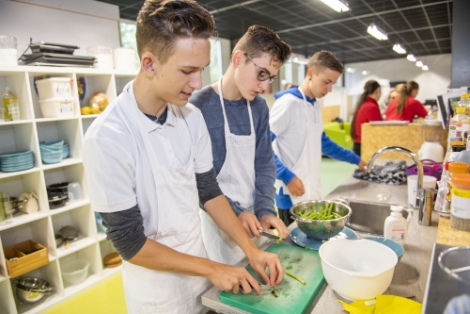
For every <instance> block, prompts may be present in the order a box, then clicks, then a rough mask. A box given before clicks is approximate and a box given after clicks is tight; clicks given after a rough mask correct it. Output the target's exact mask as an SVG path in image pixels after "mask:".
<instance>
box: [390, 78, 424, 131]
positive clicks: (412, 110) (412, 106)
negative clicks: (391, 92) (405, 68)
mask: <svg viewBox="0 0 470 314" xmlns="http://www.w3.org/2000/svg"><path fill="white" fill-rule="evenodd" d="M395 89H396V91H397V96H396V97H395V98H394V99H392V101H391V102H390V104H389V105H388V107H387V110H385V120H401V121H409V122H413V119H414V117H415V116H418V117H422V118H424V117H426V116H427V114H428V112H427V111H426V108H424V105H423V104H422V103H420V102H419V101H418V100H416V99H415V97H416V95H418V91H419V85H418V83H416V82H414V81H410V82H408V83H406V85H405V84H398V85H397V87H396V88H395Z"/></svg>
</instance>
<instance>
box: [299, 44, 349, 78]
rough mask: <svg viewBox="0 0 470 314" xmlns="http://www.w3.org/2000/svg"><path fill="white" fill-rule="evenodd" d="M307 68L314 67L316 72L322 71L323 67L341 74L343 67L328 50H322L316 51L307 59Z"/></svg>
mask: <svg viewBox="0 0 470 314" xmlns="http://www.w3.org/2000/svg"><path fill="white" fill-rule="evenodd" d="M307 67H308V68H314V69H315V71H316V72H320V71H322V70H323V69H324V68H327V69H330V70H333V71H336V72H339V73H341V74H343V72H344V67H343V65H342V64H341V62H339V60H338V59H337V58H336V57H335V55H334V54H332V53H331V52H329V51H326V50H322V51H318V52H316V53H315V54H314V55H313V56H312V57H311V58H310V60H309V61H308V65H307Z"/></svg>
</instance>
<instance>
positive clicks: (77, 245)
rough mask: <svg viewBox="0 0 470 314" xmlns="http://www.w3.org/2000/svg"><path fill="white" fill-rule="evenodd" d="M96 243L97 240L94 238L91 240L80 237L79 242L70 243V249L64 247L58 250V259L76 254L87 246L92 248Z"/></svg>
mask: <svg viewBox="0 0 470 314" xmlns="http://www.w3.org/2000/svg"><path fill="white" fill-rule="evenodd" d="M94 243H96V240H95V239H93V238H89V237H84V238H80V237H79V239H78V240H75V241H72V242H70V246H69V247H68V248H64V247H61V248H58V249H57V254H58V256H57V257H58V258H61V257H64V256H67V255H69V254H72V253H75V252H77V251H80V250H81V249H84V248H86V247H87V246H90V245H92V244H94Z"/></svg>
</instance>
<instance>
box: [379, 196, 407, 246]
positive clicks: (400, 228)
mask: <svg viewBox="0 0 470 314" xmlns="http://www.w3.org/2000/svg"><path fill="white" fill-rule="evenodd" d="M390 209H391V210H392V213H391V214H390V216H388V217H387V218H386V219H385V222H384V237H385V238H387V239H391V240H393V241H396V242H398V243H400V244H401V245H402V246H403V245H405V239H406V232H407V228H408V224H407V222H406V219H405V218H404V217H403V216H402V214H401V211H402V207H401V206H395V205H392V206H390Z"/></svg>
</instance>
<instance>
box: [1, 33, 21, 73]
mask: <svg viewBox="0 0 470 314" xmlns="http://www.w3.org/2000/svg"><path fill="white" fill-rule="evenodd" d="M0 65H7V66H9V65H18V50H17V49H16V38H15V37H13V36H6V35H0Z"/></svg>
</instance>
